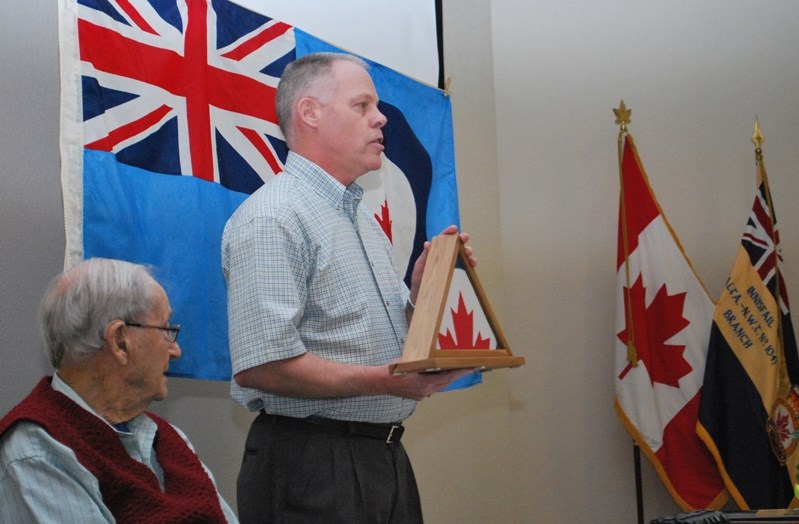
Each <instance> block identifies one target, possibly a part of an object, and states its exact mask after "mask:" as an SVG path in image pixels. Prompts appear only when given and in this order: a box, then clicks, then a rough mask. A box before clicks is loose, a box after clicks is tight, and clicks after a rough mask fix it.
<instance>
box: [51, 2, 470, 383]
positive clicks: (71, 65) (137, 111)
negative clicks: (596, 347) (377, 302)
mask: <svg viewBox="0 0 799 524" xmlns="http://www.w3.org/2000/svg"><path fill="white" fill-rule="evenodd" d="M59 18H60V46H61V82H62V86H61V87H62V89H61V92H62V100H61V107H62V114H61V157H62V173H61V178H62V186H63V194H64V207H65V225H66V235H67V238H66V256H65V258H66V260H65V263H66V264H71V263H73V262H76V261H78V260H80V259H83V258H89V257H111V258H119V259H123V260H130V261H132V262H137V263H145V264H150V265H152V266H153V267H154V268H155V269H156V272H157V276H158V277H159V279H160V281H161V282H162V283H163V284H164V287H165V288H166V290H167V293H168V294H169V296H170V299H171V303H172V308H173V309H174V316H173V320H174V321H175V322H176V323H180V324H182V325H183V326H184V330H183V331H182V332H181V347H182V349H183V356H182V358H181V359H180V360H178V361H176V362H175V363H174V364H172V365H171V366H170V374H172V375H177V376H185V377H194V378H205V379H218V380H227V379H229V378H230V360H229V355H228V343H227V315H226V294H225V287H224V280H223V277H222V273H221V269H220V267H221V262H220V260H221V255H220V239H221V235H222V229H223V227H224V225H225V222H226V220H227V218H228V217H229V216H230V215H231V214H232V212H233V211H234V210H235V209H236V207H238V205H239V204H240V203H241V202H242V201H243V200H244V199H245V198H246V197H247V196H248V195H249V194H250V193H252V192H253V191H255V190H256V189H257V188H258V187H260V186H261V185H262V184H263V182H264V180H267V179H269V178H270V177H272V176H275V175H276V174H278V173H280V172H281V171H282V165H283V162H284V161H285V158H286V154H287V149H286V145H285V142H284V140H283V137H282V135H281V133H280V130H279V128H278V125H277V119H276V116H275V108H274V95H275V89H276V87H277V83H278V80H279V77H280V75H281V73H282V71H283V69H284V68H285V65H286V64H287V63H288V62H290V61H292V60H294V59H295V58H296V57H299V56H302V55H305V54H308V53H311V52H314V51H319V50H335V48H333V47H332V46H330V45H328V44H326V43H325V42H322V41H320V40H318V39H316V38H314V37H313V36H311V35H309V34H307V33H304V32H303V31H301V30H300V29H298V28H295V27H292V26H290V25H288V24H285V23H283V22H280V21H278V20H274V19H272V18H269V17H267V16H264V15H262V14H258V13H254V12H252V11H250V10H247V9H245V8H243V7H241V6H239V5H236V4H234V3H231V2H229V1H227V0H210V1H206V0H171V1H159V2H149V1H146V0H128V1H125V2H117V1H112V0H60V1H59ZM371 66H372V70H371V73H372V76H373V79H374V83H375V86H376V89H377V92H378V94H379V96H380V98H381V105H380V110H381V111H383V112H384V113H385V114H386V115H387V116H388V124H387V126H386V127H385V128H384V136H385V146H386V150H385V157H386V158H384V168H383V169H382V170H381V172H380V173H374V174H370V175H366V177H368V178H363V182H364V185H365V186H366V187H365V189H366V190H367V196H366V197H365V199H364V202H365V203H366V204H367V205H370V207H371V208H372V209H373V210H374V212H375V215H376V218H377V219H378V220H379V221H380V222H381V224H382V226H383V229H384V231H385V232H386V234H387V235H389V237H390V238H391V240H392V242H393V244H394V246H395V251H396V254H397V259H398V267H400V268H402V270H403V271H406V270H407V271H409V270H410V264H409V261H410V260H413V259H414V258H415V257H416V255H418V253H419V252H420V251H421V248H422V244H423V242H424V240H425V238H426V237H429V236H431V235H433V234H437V233H439V232H440V231H441V230H442V229H444V227H446V226H447V225H449V224H458V205H457V202H458V200H457V187H456V182H455V165H454V145H453V134H452V115H451V107H450V101H449V99H448V98H447V97H446V96H445V94H444V93H443V92H442V91H440V90H438V89H435V88H432V87H429V86H427V85H424V84H421V83H419V82H416V81H414V80H411V79H409V78H407V77H405V76H403V75H401V74H399V73H397V72H395V71H392V70H390V69H388V68H386V67H383V66H381V65H380V64H376V63H371ZM472 381H479V378H476V377H475V378H472Z"/></svg>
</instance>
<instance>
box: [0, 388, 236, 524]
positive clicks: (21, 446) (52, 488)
mask: <svg viewBox="0 0 799 524" xmlns="http://www.w3.org/2000/svg"><path fill="white" fill-rule="evenodd" d="M52 388H53V389H54V390H56V391H59V392H61V393H63V394H64V395H66V396H67V397H69V399H70V400H72V401H74V402H75V403H77V404H78V405H79V406H80V407H82V408H83V409H85V410H86V411H88V412H89V413H91V414H93V415H95V416H97V417H98V418H99V419H100V420H103V422H105V420H104V419H103V418H102V417H100V416H99V415H97V413H95V412H94V410H92V409H91V408H90V407H89V406H88V404H86V403H85V402H84V401H83V399H82V398H80V396H79V395H78V394H77V393H76V392H75V391H74V390H73V389H72V388H71V387H69V386H68V385H67V384H66V383H65V382H64V381H63V380H61V379H60V378H59V376H58V374H57V373H56V374H54V375H53V381H52ZM106 423H107V422H106ZM112 427H113V426H112ZM173 427H174V426H173ZM157 429H158V427H157V425H156V424H155V422H153V420H152V419H151V418H150V417H148V416H147V415H144V414H141V415H139V416H138V417H136V418H134V419H133V420H131V421H129V422H128V430H129V431H128V432H123V431H119V430H117V429H116V428H115V429H114V430H115V431H116V432H117V435H118V436H119V439H120V441H121V442H122V445H123V446H124V447H125V449H126V450H127V452H128V454H129V455H130V456H131V458H133V459H134V460H137V461H139V462H141V463H142V464H145V465H147V466H148V467H149V468H150V469H152V470H153V472H154V473H155V475H156V476H157V477H158V481H159V482H160V483H161V487H162V488H163V485H164V472H163V469H162V468H161V464H159V463H158V458H157V457H156V455H155V449H154V448H153V441H154V440H155V434H156V430H157ZM175 430H176V431H177V432H178V434H179V435H180V436H181V438H183V440H185V441H186V444H187V445H188V446H189V448H191V449H192V450H193V448H192V447H191V443H190V442H189V441H188V439H187V438H186V435H184V434H183V432H181V431H180V430H179V429H177V428H175ZM203 468H205V470H206V472H207V473H208V476H209V478H211V480H212V481H213V476H212V475H211V472H210V471H208V468H206V467H205V465H204V464H203ZM217 494H218V492H217ZM219 505H220V506H221V507H222V512H223V513H224V515H225V518H226V519H227V521H228V522H231V523H235V522H238V519H237V518H236V515H235V513H234V512H233V510H232V509H231V508H230V506H228V504H227V502H225V500H224V499H223V498H222V496H221V495H219ZM0 522H9V523H10V522H25V523H71V522H75V523H78V522H80V523H95V522H97V523H101V522H109V523H110V522H115V520H114V516H113V515H112V514H111V512H110V511H109V509H108V508H107V507H106V505H105V504H104V503H103V497H102V495H101V494H100V485H99V483H98V481H97V478H96V477H95V476H94V475H92V474H91V473H90V472H89V470H87V469H86V468H85V467H83V465H81V463H80V462H78V459H77V457H76V456H75V453H74V452H73V451H72V449H70V448H68V447H66V446H65V445H63V444H62V443H60V442H59V441H57V440H56V439H54V438H53V437H52V436H50V434H48V433H47V432H46V431H45V430H44V428H42V427H41V426H39V425H37V424H33V423H31V422H25V421H22V422H19V423H17V424H16V425H14V427H13V428H11V429H10V430H9V431H8V432H7V433H6V434H5V436H3V438H2V439H0Z"/></svg>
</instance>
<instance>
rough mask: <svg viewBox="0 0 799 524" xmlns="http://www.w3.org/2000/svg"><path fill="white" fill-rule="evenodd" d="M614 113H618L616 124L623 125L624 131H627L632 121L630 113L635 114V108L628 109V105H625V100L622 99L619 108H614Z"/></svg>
mask: <svg viewBox="0 0 799 524" xmlns="http://www.w3.org/2000/svg"><path fill="white" fill-rule="evenodd" d="M613 113H614V114H615V115H616V125H618V126H619V127H621V132H622V133H626V132H627V124H629V123H630V115H632V114H633V110H632V109H627V106H625V105H624V100H623V99H622V101H621V104H620V105H619V107H618V109H614V110H613Z"/></svg>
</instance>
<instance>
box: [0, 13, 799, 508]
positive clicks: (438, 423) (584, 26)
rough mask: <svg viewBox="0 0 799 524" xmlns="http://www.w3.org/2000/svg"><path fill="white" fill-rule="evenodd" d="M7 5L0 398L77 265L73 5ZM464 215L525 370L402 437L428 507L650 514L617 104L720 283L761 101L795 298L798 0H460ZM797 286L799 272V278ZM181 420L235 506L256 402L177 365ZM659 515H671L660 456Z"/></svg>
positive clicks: (34, 368)
mask: <svg viewBox="0 0 799 524" xmlns="http://www.w3.org/2000/svg"><path fill="white" fill-rule="evenodd" d="M7 4H10V5H7V6H4V9H5V13H4V16H3V17H0V72H2V75H0V100H2V103H0V160H2V162H0V166H1V167H0V290H2V291H1V292H0V297H2V299H1V300H0V326H2V329H3V333H4V337H3V342H2V345H0V355H1V356H0V358H2V361H0V362H1V363H2V365H0V391H2V395H0V411H6V410H7V409H8V408H10V407H11V406H12V405H13V404H14V403H15V402H16V401H18V400H19V399H20V398H21V397H22V396H23V395H24V394H25V393H26V392H27V391H28V390H29V389H30V387H32V385H33V384H34V381H35V380H36V378H38V377H39V376H40V375H42V374H43V373H46V372H48V371H49V369H48V366H47V364H46V362H45V359H44V357H43V356H42V355H41V351H40V350H39V343H38V338H37V334H36V327H35V310H36V306H37V303H38V300H39V297H40V295H41V292H42V289H43V287H44V285H45V283H46V282H47V280H48V279H49V278H50V277H51V276H52V275H53V274H54V273H56V272H57V271H58V270H59V269H60V266H61V263H62V260H63V248H64V241H63V216H62V206H61V200H60V190H59V182H58V177H59V173H58V170H59V157H58V103H59V102H58V96H59V88H58V39H57V23H56V22H57V9H56V7H55V5H54V4H55V3H54V2H52V1H51V0H29V1H27V2H7ZM444 14H445V17H444V18H445V53H446V58H445V62H446V66H447V75H448V76H451V77H452V87H451V91H452V103H453V118H454V123H455V137H456V151H457V164H458V170H459V187H460V192H461V195H460V198H461V212H462V223H463V226H464V229H465V230H467V231H469V232H470V233H471V234H472V236H473V242H472V244H473V245H474V247H475V249H476V250H477V254H478V257H479V259H480V266H479V267H478V271H479V273H480V277H481V280H482V281H483V284H484V287H485V288H486V290H487V293H488V295H489V298H490V299H491V302H492V305H493V306H494V308H495V309H496V310H497V313H498V316H499V319H500V321H501V323H502V326H503V328H504V331H505V334H506V336H507V337H508V339H509V342H510V344H511V347H512V348H513V350H514V352H515V353H516V354H519V355H524V356H525V357H526V358H527V362H528V364H527V366H525V367H523V368H519V369H513V370H498V371H494V372H491V373H488V374H486V376H485V382H484V384H483V385H482V386H480V387H477V388H472V389H470V390H465V391H458V392H452V393H446V394H440V395H434V396H433V398H432V399H430V400H427V401H425V402H423V403H422V404H421V406H420V408H419V410H418V412H417V413H416V414H415V415H414V416H413V417H412V418H411V419H410V420H409V422H408V426H409V431H408V436H407V440H406V442H407V447H408V449H409V452H410V454H411V458H412V460H413V461H414V465H415V468H416V473H417V477H418V480H419V484H420V487H421V488H422V492H423V503H424V509H425V513H426V516H427V521H428V522H429V523H431V524H448V523H451V522H461V523H473V524H483V523H494V522H503V523H504V522H514V523H519V524H525V523H545V524H548V523H565V522H593V521H596V522H635V520H636V507H635V486H634V478H633V462H632V448H631V442H630V439H629V438H628V436H627V435H626V433H625V432H624V431H623V429H622V428H621V426H620V424H619V423H618V420H617V419H616V416H615V414H614V412H613V410H612V403H613V396H614V393H613V381H612V376H613V354H612V349H611V348H612V347H613V341H614V336H615V334H614V317H613V311H614V303H613V300H614V282H615V274H614V267H615V249H616V246H615V239H616V214H617V206H618V167H617V163H616V133H617V131H618V129H617V127H616V126H615V124H614V117H613V113H612V108H614V107H617V106H618V103H619V100H620V99H622V98H624V100H625V102H626V103H627V105H628V106H629V107H631V108H632V110H633V117H632V118H633V122H632V125H631V128H630V129H631V131H632V133H633V134H634V136H635V137H636V139H637V144H638V148H639V152H640V154H641V158H642V161H643V163H644V166H645V168H646V170H647V172H648V174H649V177H650V180H651V183H652V186H653V188H654V190H655V192H656V194H657V196H658V198H659V200H660V203H661V205H662V207H663V209H664V210H665V212H666V214H667V216H668V218H669V220H670V221H671V223H672V226H673V227H674V229H675V230H676V232H677V234H678V235H679V237H680V239H681V240H682V242H683V246H684V248H685V250H686V252H687V253H688V255H689V257H690V258H691V260H692V261H693V262H694V265H695V267H696V270H697V272H698V273H699V275H700V276H701V277H702V278H703V280H704V282H705V284H706V286H707V288H708V290H709V291H710V292H711V294H712V295H713V296H716V295H717V294H718V292H719V291H720V289H721V286H722V283H723V280H724V278H725V277H726V273H727V271H729V268H730V266H731V264H732V260H733V256H734V255H735V251H736V249H737V245H738V241H739V237H740V234H741V232H742V229H743V225H744V222H745V220H746V216H747V214H748V212H749V207H750V206H751V202H752V198H753V195H754V166H753V153H752V145H751V143H750V142H749V137H750V136H751V132H752V125H753V121H754V117H755V115H757V116H758V117H759V118H760V123H761V126H762V128H763V132H764V134H765V136H766V142H765V146H764V150H765V155H766V165H767V166H768V169H769V176H770V180H771V184H772V189H773V190H774V200H775V205H776V207H777V210H778V214H779V217H780V223H781V226H782V239H783V248H784V252H785V257H786V262H787V263H786V279H787V282H788V285H789V286H791V287H790V288H789V289H791V290H794V292H795V293H799V287H795V286H799V208H797V206H795V205H794V202H795V199H796V197H797V195H799V176H797V169H798V168H799V148H797V137H799V109H797V107H799V105H798V104H797V102H796V93H797V92H799V67H797V66H796V63H797V58H799V31H797V23H799V22H797V21H799V3H796V2H793V1H791V0H783V1H774V0H770V1H769V2H754V1H744V0H734V1H730V0H727V1H721V0H714V1H708V0H703V1H701V2H688V1H687V0H679V1H672V2H640V1H622V0H606V1H604V2H594V1H591V0H567V1H557V2H556V1H540V2H521V1H513V0H446V1H445V2H444ZM792 283H794V284H793V285H792ZM158 411H159V412H161V413H162V414H165V415H166V416H167V417H168V418H169V419H170V420H172V421H174V422H175V423H176V424H177V425H179V426H180V427H182V428H183V429H184V430H185V431H186V432H187V433H188V434H189V436H190V437H191V438H192V440H193V442H194V443H195V446H196V447H197V449H198V451H199V453H200V454H201V456H202V457H203V458H204V459H205V460H206V462H207V463H208V464H209V466H210V467H211V469H212V470H213V471H214V472H215V474H216V476H217V480H218V482H219V484H220V487H221V489H222V491H223V492H224V494H225V495H226V497H227V498H228V499H229V500H230V501H231V502H233V501H234V493H235V476H236V473H237V469H238V463H239V457H240V453H241V448H242V444H243V440H244V436H245V434H246V430H247V427H248V425H249V421H250V420H251V415H250V414H249V413H247V412H246V411H245V410H243V409H242V408H240V407H238V406H237V405H236V404H234V403H233V402H232V401H231V400H230V399H229V396H228V386H227V384H224V383H217V382H205V381H190V380H180V379H172V380H171V391H170V398H169V399H168V400H167V401H165V402H163V403H162V404H160V405H159V406H158ZM643 472H644V498H645V501H644V502H645V510H646V511H645V518H646V521H647V522H648V521H649V520H650V519H652V518H654V517H657V516H662V515H666V514H672V513H676V512H677V511H678V508H677V507H676V506H675V505H674V504H673V503H672V502H671V500H670V499H669V497H668V495H667V494H666V492H665V489H664V488H663V486H662V485H661V484H660V482H659V480H658V479H657V478H656V477H655V476H654V474H653V471H652V468H651V467H650V466H649V465H648V464H647V463H645V464H644V467H643Z"/></svg>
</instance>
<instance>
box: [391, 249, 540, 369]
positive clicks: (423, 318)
mask: <svg viewBox="0 0 799 524" xmlns="http://www.w3.org/2000/svg"><path fill="white" fill-rule="evenodd" d="M458 261H460V262H461V264H460V267H462V269H463V270H464V271H465V272H466V274H467V276H468V277H469V281H470V282H471V284H472V287H473V288H474V292H475V294H476V296H477V299H478V301H479V303H480V307H482V309H483V313H484V314H485V317H486V320H487V321H488V323H489V325H490V327H491V330H492V332H493V334H494V337H495V339H496V349H456V348H449V347H437V345H438V344H437V343H438V342H439V341H440V340H441V338H440V337H439V333H440V331H441V322H442V319H443V316H444V310H445V308H446V305H447V298H448V296H449V288H450V285H451V284H452V275H453V272H454V271H455V264H456V262H458ZM524 363H525V360H524V357H514V356H513V353H511V350H510V348H509V347H508V343H507V341H506V340H505V336H504V335H503V334H502V329H501V328H500V327H499V323H498V322H497V319H496V317H495V316H494V312H493V310H492V309H491V304H489V302H488V298H487V297H486V295H485V292H484V291H483V287H482V286H481V285H480V280H479V279H478V278H477V273H476V272H475V270H474V268H473V267H472V266H471V264H469V260H468V257H467V256H466V252H465V251H464V248H463V242H462V241H461V239H460V235H457V234H451V235H439V236H437V237H434V238H433V240H432V242H431V246H430V252H429V253H428V254H427V264H426V266H425V271H424V275H423V277H422V283H421V287H420V288H419V296H418V297H417V298H416V309H415V311H414V314H413V319H412V320H411V325H410V327H409V328H408V339H407V340H406V342H405V348H404V351H403V353H402V360H401V361H400V362H398V363H396V364H391V365H390V366H389V370H390V371H391V372H392V373H395V374H399V373H409V372H434V371H441V370H446V369H463V368H473V369H476V370H485V369H494V368H507V367H517V366H521V365H524Z"/></svg>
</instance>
